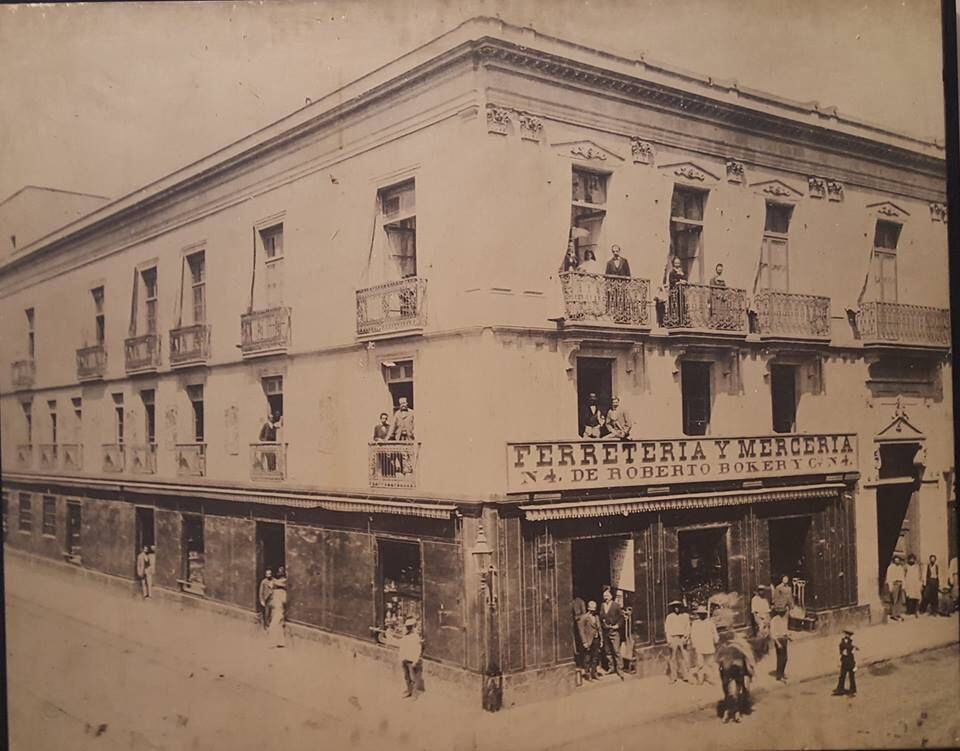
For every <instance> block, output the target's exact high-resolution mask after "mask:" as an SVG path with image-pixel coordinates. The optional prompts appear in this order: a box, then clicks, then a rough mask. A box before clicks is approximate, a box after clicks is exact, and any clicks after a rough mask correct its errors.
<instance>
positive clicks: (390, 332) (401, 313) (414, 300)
mask: <svg viewBox="0 0 960 751" xmlns="http://www.w3.org/2000/svg"><path fill="white" fill-rule="evenodd" d="M426 292H427V280H426V279H421V278H419V277H415V276H413V277H409V278H407V279H401V280H400V281H396V282H388V283H386V284H378V285H377V286H375V287H367V288H366V289H358V290H357V337H358V338H360V339H376V338H381V337H390V336H401V335H405V334H419V333H420V332H422V331H423V329H424V327H425V326H426V325H427V309H426V304H425V296H426Z"/></svg>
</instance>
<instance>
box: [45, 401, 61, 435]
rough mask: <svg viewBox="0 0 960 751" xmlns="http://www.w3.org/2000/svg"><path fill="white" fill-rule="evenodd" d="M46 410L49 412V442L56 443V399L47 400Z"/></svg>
mask: <svg viewBox="0 0 960 751" xmlns="http://www.w3.org/2000/svg"><path fill="white" fill-rule="evenodd" d="M47 411H48V412H49V414H50V443H53V444H56V443H57V437H58V432H57V427H58V426H57V401H56V399H51V400H50V401H48V402H47Z"/></svg>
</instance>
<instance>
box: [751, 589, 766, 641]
mask: <svg viewBox="0 0 960 751" xmlns="http://www.w3.org/2000/svg"><path fill="white" fill-rule="evenodd" d="M750 612H751V613H752V614H753V635H754V636H760V633H761V632H762V631H766V629H767V626H768V625H769V623H770V601H769V600H768V599H767V587H766V586H765V585H763V584H761V585H760V586H759V587H757V593H756V594H755V595H754V596H753V599H752V600H750Z"/></svg>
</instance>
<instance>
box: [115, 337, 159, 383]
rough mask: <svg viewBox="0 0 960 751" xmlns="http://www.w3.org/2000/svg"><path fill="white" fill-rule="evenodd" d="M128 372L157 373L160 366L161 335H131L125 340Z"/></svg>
mask: <svg viewBox="0 0 960 751" xmlns="http://www.w3.org/2000/svg"><path fill="white" fill-rule="evenodd" d="M123 349H124V362H125V363H126V367H127V373H129V374H134V373H155V372H156V371H157V369H159V367H160V335H159V334H143V335H142V336H131V337H130V338H129V339H126V340H125V341H124V348H123Z"/></svg>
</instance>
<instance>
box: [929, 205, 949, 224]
mask: <svg viewBox="0 0 960 751" xmlns="http://www.w3.org/2000/svg"><path fill="white" fill-rule="evenodd" d="M930 220H931V221H933V222H943V223H944V224H946V223H947V207H946V206H945V205H944V204H942V203H931V204H930Z"/></svg>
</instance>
